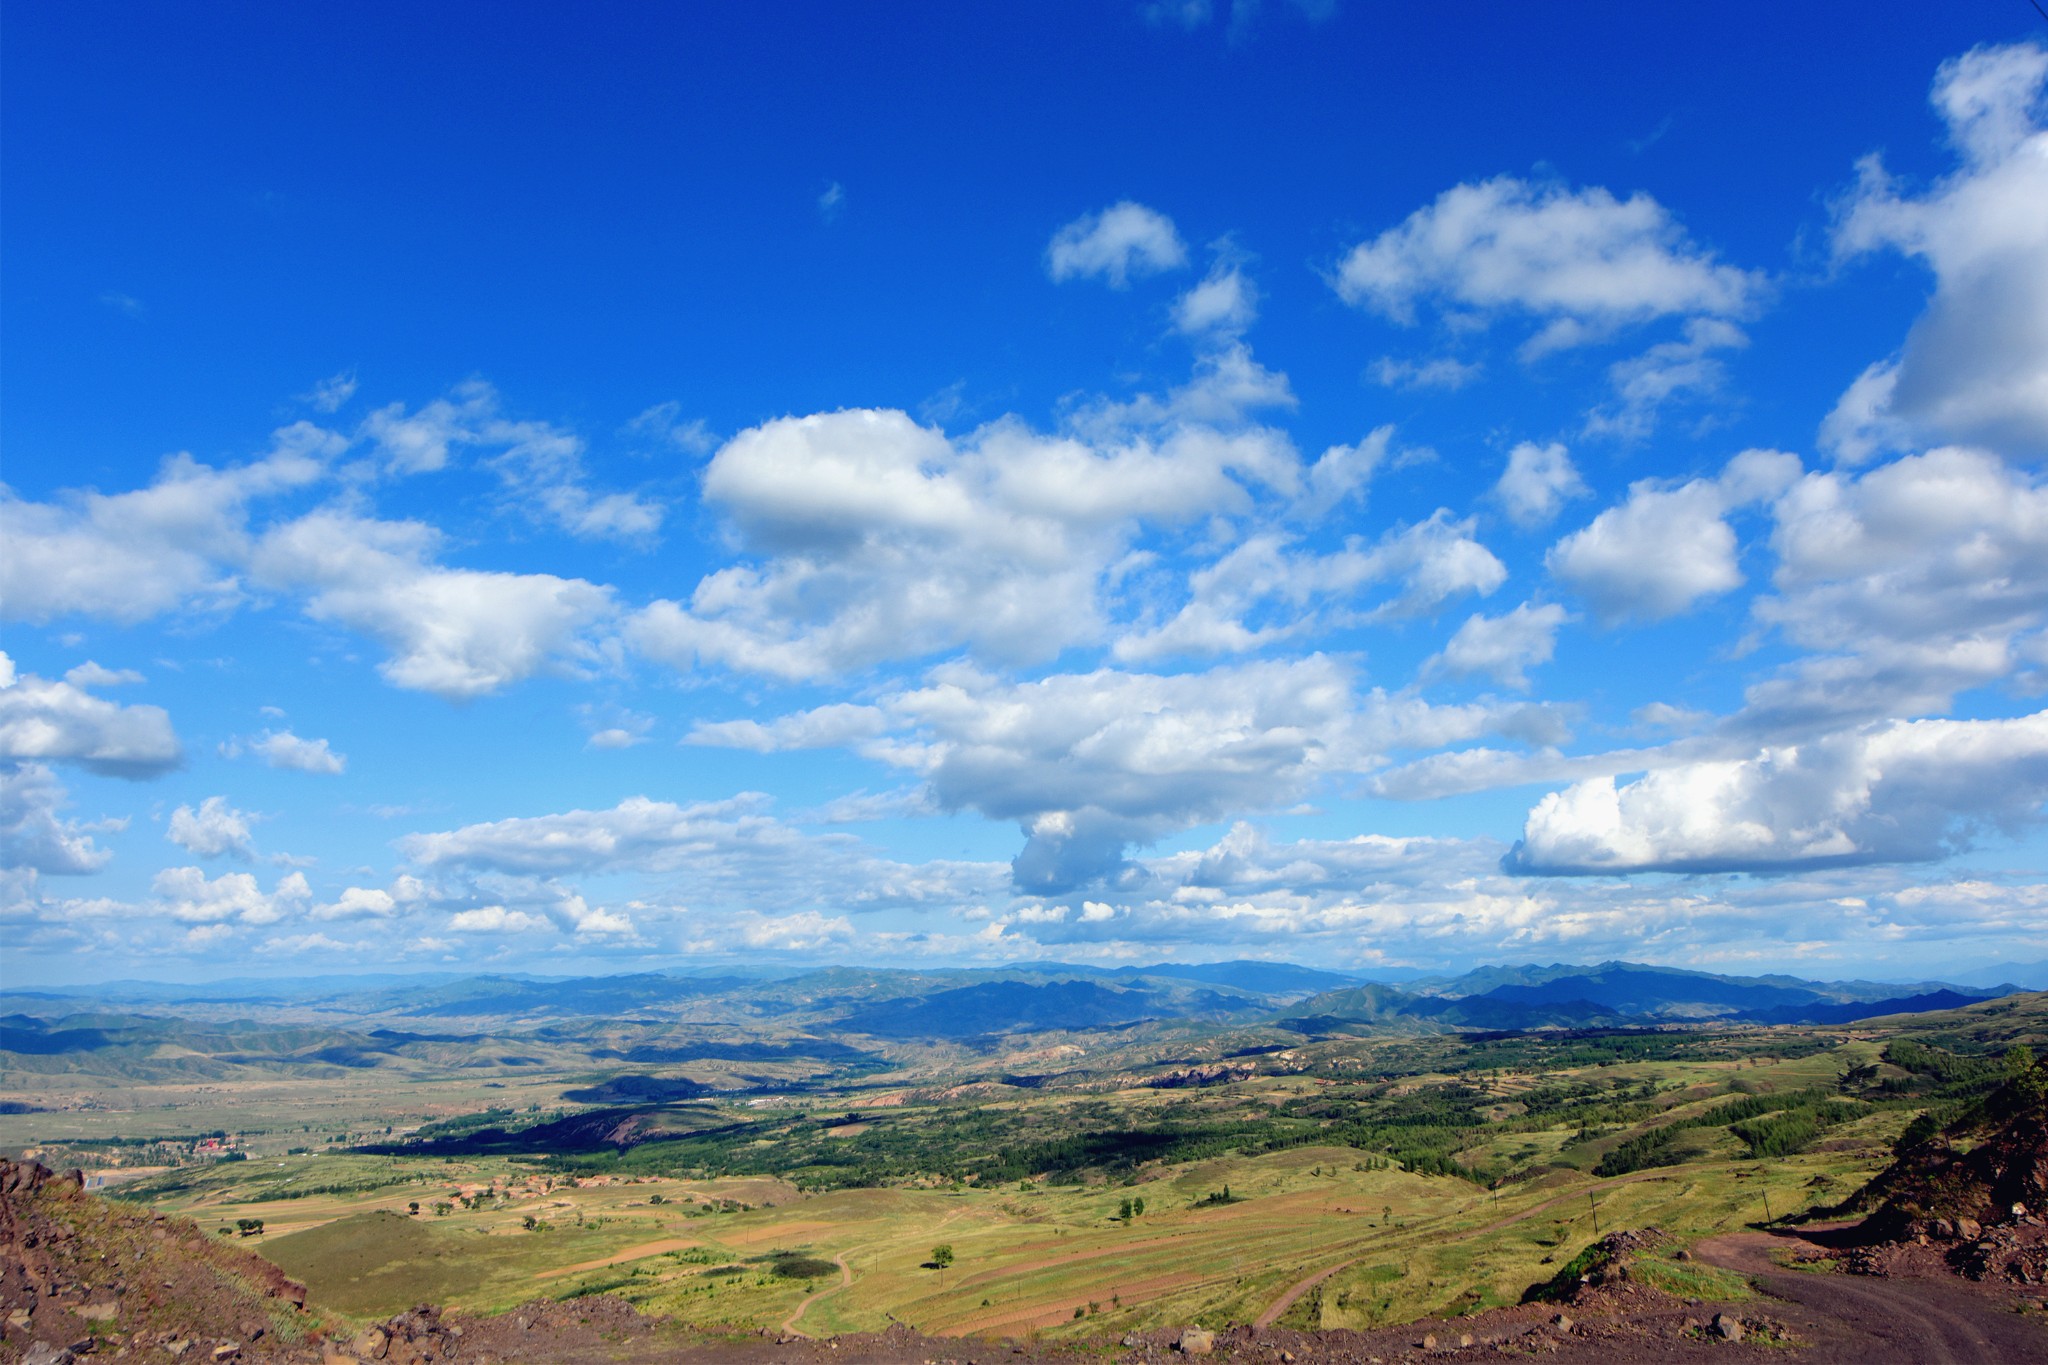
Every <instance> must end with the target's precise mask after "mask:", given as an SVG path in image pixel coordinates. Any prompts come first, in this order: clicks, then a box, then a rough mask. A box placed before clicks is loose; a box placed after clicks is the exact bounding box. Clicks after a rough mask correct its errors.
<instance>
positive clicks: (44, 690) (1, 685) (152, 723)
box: [0, 653, 184, 778]
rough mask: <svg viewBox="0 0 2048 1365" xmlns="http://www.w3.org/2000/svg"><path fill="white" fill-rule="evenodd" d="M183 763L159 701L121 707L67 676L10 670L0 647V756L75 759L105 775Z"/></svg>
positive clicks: (151, 772) (151, 771)
mask: <svg viewBox="0 0 2048 1365" xmlns="http://www.w3.org/2000/svg"><path fill="white" fill-rule="evenodd" d="M183 761H184V753H183V751H182V750H181V749H180V748H179V746H178V737H177V735H175V734H174V733H173V732H172V730H171V718H170V716H169V715H167V714H166V713H165V712H164V710H163V708H162V707H159V706H122V705H120V704H118V703H116V702H110V701H107V700H106V699H105V698H102V697H95V696H93V695H92V694H91V693H89V692H87V691H85V690H84V689H83V688H81V687H79V686H76V685H75V684H73V683H71V682H58V681H53V680H51V679H48V678H40V677H37V676H36V675H35V674H33V673H23V674H19V675H17V674H16V672H15V668H14V661H13V660H12V659H11V658H9V657H8V656H7V655H6V654H4V653H0V762H5V763H29V762H34V763H75V764H77V765H78V766H80V767H82V768H86V769H89V770H91V771H93V772H97V773H104V774H107V775H109V776H113V777H129V778H144V777H155V776H158V775H159V774H162V773H165V772H168V771H170V770H171V769H173V768H175V767H177V766H178V765H179V764H180V763H182V762H183Z"/></svg>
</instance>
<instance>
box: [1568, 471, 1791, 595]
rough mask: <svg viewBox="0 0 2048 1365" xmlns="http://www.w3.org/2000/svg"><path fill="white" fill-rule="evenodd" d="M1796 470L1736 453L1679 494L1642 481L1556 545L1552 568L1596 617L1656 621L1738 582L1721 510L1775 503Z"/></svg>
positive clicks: (1729, 530) (1733, 549)
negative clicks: (1717, 471)
mask: <svg viewBox="0 0 2048 1365" xmlns="http://www.w3.org/2000/svg"><path fill="white" fill-rule="evenodd" d="M1798 473H1799V461H1798V459H1797V458H1796V457H1794V456H1791V455H1786V454H1784V453H1782V452H1779V451H1768V450H1751V451H1744V452H1743V453H1742V454H1740V455H1738V456H1736V457H1735V458H1734V459H1733V460H1730V461H1729V462H1728V467H1727V469H1726V470H1724V471H1723V473H1722V476H1721V477H1720V478H1719V479H1694V480H1692V481H1691V482H1689V483H1686V484H1682V485H1680V486H1679V487H1677V488H1666V487H1661V486H1659V485H1658V483H1657V482H1656V481H1654V480H1650V479H1644V480H1641V481H1639V482H1637V483H1634V484H1631V485H1630V486H1629V494H1628V500H1627V501H1626V502H1624V503H1622V504H1621V505H1620V506H1619V507H1611V508H1609V509H1608V510H1607V511H1605V512H1602V513H1601V514H1600V515H1599V516H1597V517H1595V518H1594V519H1593V523H1592V524H1591V525H1590V526H1588V527H1586V528H1585V529H1584V530H1582V531H1575V532H1573V533H1572V534H1571V535H1569V536H1566V537H1565V538H1564V539H1563V540H1560V541H1559V542H1558V543H1557V544H1556V545H1555V546H1553V547H1552V548H1551V550H1550V554H1549V556H1548V557H1547V559H1546V560H1545V562H1546V563H1547V564H1548V565H1549V567H1550V571H1551V572H1552V573H1553V574H1555V575H1557V577H1558V578H1560V579H1562V580H1563V581H1565V582H1566V583H1569V584H1570V585H1571V586H1572V587H1574V588H1576V589H1577V590H1578V591H1579V592H1581V593H1582V594H1584V595H1585V597H1586V599H1587V601H1588V602H1590V603H1591V604H1592V606H1593V610H1594V611H1595V612H1597V613H1598V614H1599V615H1600V616H1601V618H1602V619H1604V620H1607V621H1610V622H1612V621H1619V620H1627V619H1637V620H1651V621H1654V620H1660V619H1662V618H1664V617H1667V616H1675V615H1677V614H1678V613H1679V612H1682V611H1685V610H1687V609H1688V608H1690V607H1691V606H1693V605H1694V604H1695V603H1697V602H1699V601H1700V600H1701V599H1702V598H1707V597H1715V596H1719V595H1720V594H1722V593H1726V592H1729V591H1732V590H1733V589H1735V588H1738V587H1740V586H1741V585H1742V583H1743V582H1744V579H1743V575H1742V570H1741V569H1740V568H1739V567H1738V566H1737V563H1736V541H1735V531H1734V529H1733V528H1732V527H1730V526H1729V525H1728V523H1727V522H1726V521H1724V520H1723V519H1722V518H1723V516H1724V515H1725V514H1726V513H1728V512H1729V511H1731V510H1733V509H1735V508H1738V507H1742V506H1745V505H1747V504H1750V503H1753V502H1757V501H1759V500H1762V499H1766V498H1770V497H1774V496H1776V495H1777V494H1778V493H1779V492H1781V491H1782V490H1783V489H1784V488H1785V487H1786V486H1787V485H1789V484H1790V483H1791V482H1792V481H1793V480H1794V479H1795V478H1797V477H1798Z"/></svg>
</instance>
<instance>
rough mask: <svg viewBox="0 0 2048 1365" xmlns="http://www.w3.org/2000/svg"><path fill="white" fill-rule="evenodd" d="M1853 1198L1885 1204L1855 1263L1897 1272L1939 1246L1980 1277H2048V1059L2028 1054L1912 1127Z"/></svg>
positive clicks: (2036, 1280) (1860, 1235) (1962, 1270)
mask: <svg viewBox="0 0 2048 1365" xmlns="http://www.w3.org/2000/svg"><path fill="white" fill-rule="evenodd" d="M1916 1130H1917V1131H1916ZM1850 1202H1851V1204H1852V1205H1854V1206H1857V1207H1861V1208H1871V1207H1872V1206H1873V1205H1874V1206H1875V1211H1874V1212H1872V1213H1871V1214H1870V1216H1869V1217H1868V1218H1866V1219H1864V1221H1863V1222H1862V1223H1861V1224H1860V1225H1859V1226H1858V1227H1857V1228H1855V1229H1854V1231H1853V1233H1852V1234H1851V1237H1850V1240H1851V1241H1852V1242H1853V1243H1855V1245H1854V1247H1853V1248H1852V1249H1851V1250H1849V1251H1848V1253H1847V1254H1846V1255H1845V1256H1844V1258H1843V1260H1844V1263H1845V1265H1846V1266H1847V1268H1848V1269H1850V1270H1853V1271H1857V1272H1860V1273H1863V1274H1877V1275H1882V1274H1888V1273H1891V1271H1892V1270H1893V1269H1894V1268H1895V1266H1896V1265H1897V1264H1898V1263H1899V1262H1900V1254H1901V1251H1902V1250H1903V1251H1905V1252H1906V1253H1907V1258H1908V1259H1912V1248H1915V1247H1930V1248H1933V1249H1934V1251H1935V1252H1939V1253H1940V1255H1941V1258H1942V1259H1943V1260H1945V1261H1946V1263H1947V1264H1948V1266H1949V1267H1950V1268H1951V1269H1952V1270H1954V1271H1955V1272H1956V1273H1958V1274H1961V1275H1964V1276H1966V1277H1968V1278H1970V1279H1973V1280H1986V1279H1990V1280H2005V1281H2010V1282H2013V1283H2016V1284H2028V1285H2037V1284H2044V1283H2048V1218H2044V1216H2043V1215H2044V1214H2048V1065H2043V1064H2040V1063H2034V1062H2033V1061H2032V1059H2031V1058H2028V1057H2025V1056H2024V1055H2022V1056H2020V1057H2018V1058H2016V1059H2015V1067H2014V1074H2013V1075H2012V1076H2011V1077H2010V1079H2008V1080H2007V1081H2006V1082H2005V1083H2004V1084H2002V1085H2000V1086H1999V1087H1998V1089H1997V1090H1995V1091H1993V1092H1992V1093H1991V1094H1990V1095H1987V1096H1986V1097H1985V1098H1984V1099H1983V1100H1981V1101H1979V1102H1978V1103H1976V1104H1974V1105H1972V1106H1970V1107H1969V1108H1968V1109H1966V1110H1964V1111H1963V1112H1962V1113H1961V1114H1959V1115H1957V1116H1956V1117H1954V1118H1952V1119H1951V1120H1950V1121H1949V1122H1947V1123H1945V1124H1941V1125H1940V1126H1938V1127H1936V1126H1934V1125H1932V1124H1931V1123H1923V1124H1919V1125H1916V1126H1915V1128H1914V1129H1908V1132H1907V1136H1906V1137H1905V1138H1902V1139H1901V1141H1900V1143H1899V1146H1898V1150H1897V1159H1896V1160H1894V1161H1893V1163H1892V1164H1891V1165H1890V1166H1889V1167H1887V1168H1886V1169H1885V1170H1884V1171H1883V1172H1881V1173H1880V1174H1879V1175H1878V1176H1877V1177H1876V1178H1875V1179H1873V1180H1872V1181H1871V1182H1870V1183H1869V1184H1868V1185H1866V1186H1865V1187H1864V1188H1863V1190H1862V1191H1861V1192H1859V1193H1858V1194H1857V1195H1856V1196H1855V1197H1854V1198H1853V1199H1852V1200H1851V1201H1850ZM1931 1254H1933V1253H1930V1252H1920V1253H1918V1256H1919V1257H1920V1258H1923V1259H1924V1258H1926V1257H1928V1256H1930V1255H1931Z"/></svg>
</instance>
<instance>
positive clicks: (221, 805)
mask: <svg viewBox="0 0 2048 1365" xmlns="http://www.w3.org/2000/svg"><path fill="white" fill-rule="evenodd" d="M164 837H165V838H166V839H169V840H170V841H171V842H172V843H174V844H176V845H178V846H179V847H180V848H182V849H184V850H186V851H187V852H188V853H196V854H198V855H199V856H200V857H202V858H218V857H221V856H223V855H225V854H232V855H233V856H235V857H237V858H250V857H254V856H255V852H256V849H255V845H254V843H253V842H252V837H253V836H251V834H250V833H249V816H248V813H247V812H245V811H239V810H236V809H235V808H234V807H233V806H230V805H229V804H228V799H227V798H226V797H225V796H209V797H207V798H206V799H205V800H204V801H201V802H200V803H199V805H198V806H197V807H193V806H179V807H178V808H177V809H176V810H174V811H172V812H171V819H170V823H169V825H168V826H167V827H166V828H165V830H164Z"/></svg>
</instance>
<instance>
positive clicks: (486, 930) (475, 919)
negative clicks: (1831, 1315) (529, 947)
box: [448, 905, 550, 934]
mask: <svg viewBox="0 0 2048 1365" xmlns="http://www.w3.org/2000/svg"><path fill="white" fill-rule="evenodd" d="M448 927H449V928H450V929H452V930H454V931H455V932H456V933H458V934H526V933H532V932H534V931H535V930H538V929H546V928H549V927H550V925H549V922H548V920H547V918H546V916H543V915H534V914H529V913H527V912H526V911H524V910H507V909H506V908H505V907H504V906H502V905H485V906H479V907H478V908H477V909H475V910H462V911H458V912H457V913H456V914H454V915H453V916H451V917H450V918H449V920H448Z"/></svg>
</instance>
